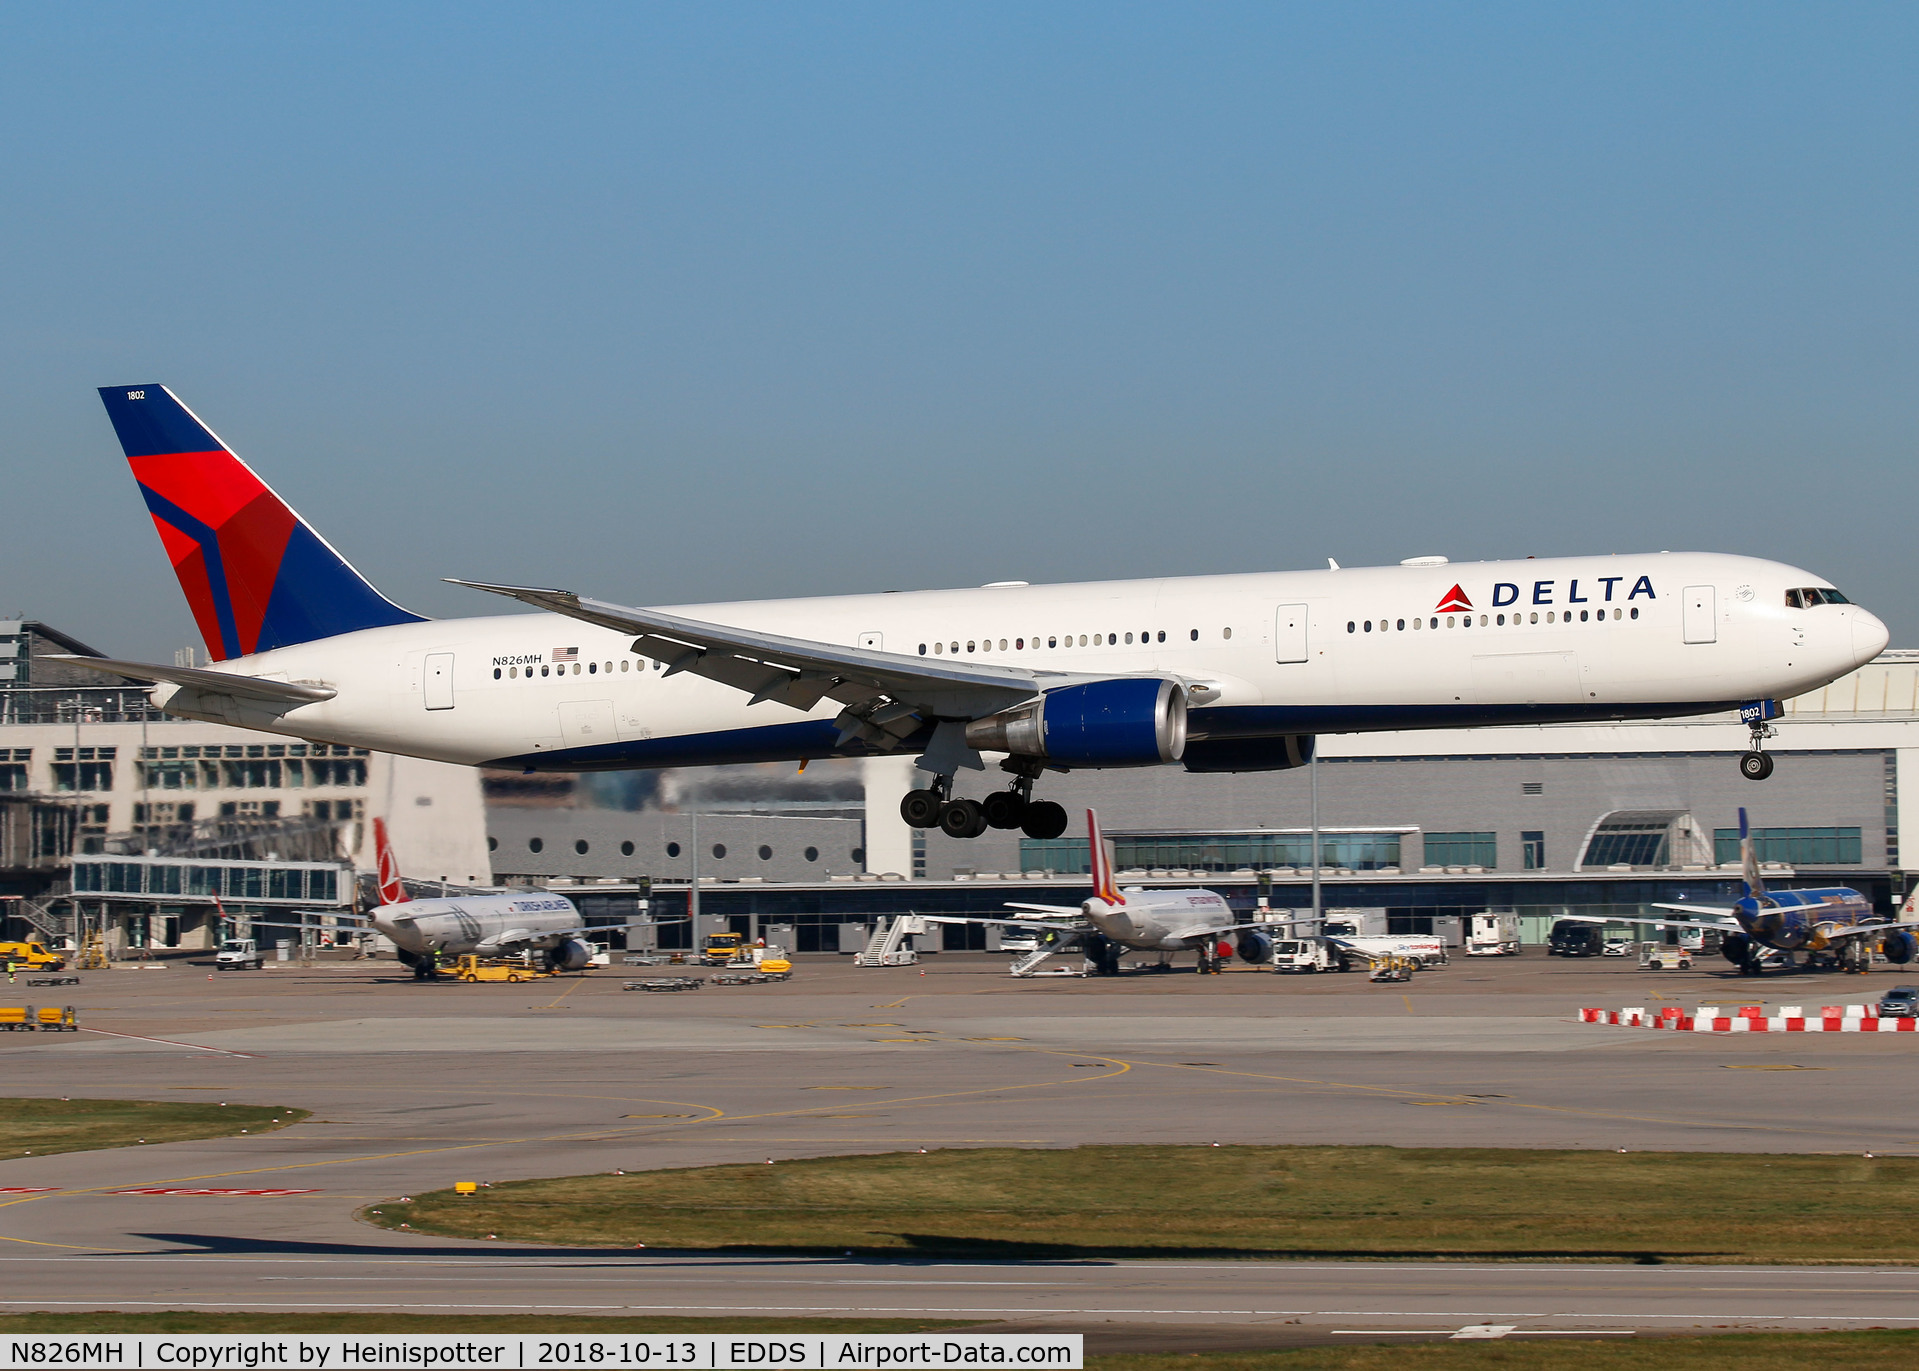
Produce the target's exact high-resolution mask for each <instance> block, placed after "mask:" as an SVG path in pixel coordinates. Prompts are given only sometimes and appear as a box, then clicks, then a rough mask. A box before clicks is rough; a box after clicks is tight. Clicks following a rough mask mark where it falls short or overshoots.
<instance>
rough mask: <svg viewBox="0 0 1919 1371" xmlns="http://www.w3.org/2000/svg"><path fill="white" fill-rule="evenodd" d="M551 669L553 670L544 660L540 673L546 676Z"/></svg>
mask: <svg viewBox="0 0 1919 1371" xmlns="http://www.w3.org/2000/svg"><path fill="white" fill-rule="evenodd" d="M550 670H552V668H551V667H549V666H547V665H546V664H545V663H544V662H543V663H541V664H540V675H542V676H544V675H546V674H547V672H549V671H550Z"/></svg>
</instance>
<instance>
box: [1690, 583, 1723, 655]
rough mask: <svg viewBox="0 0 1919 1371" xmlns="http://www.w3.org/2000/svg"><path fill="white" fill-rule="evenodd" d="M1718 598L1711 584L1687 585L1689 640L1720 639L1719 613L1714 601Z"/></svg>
mask: <svg viewBox="0 0 1919 1371" xmlns="http://www.w3.org/2000/svg"><path fill="white" fill-rule="evenodd" d="M1716 598H1717V597H1716V596H1715V594H1714V592H1713V588H1712V587H1711V586H1687V587H1686V604H1685V628H1686V641H1687V642H1689V643H1716V642H1718V641H1719V613H1718V610H1717V609H1716V608H1715V603H1714V602H1715V600H1716Z"/></svg>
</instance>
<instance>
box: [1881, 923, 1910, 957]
mask: <svg viewBox="0 0 1919 1371" xmlns="http://www.w3.org/2000/svg"><path fill="white" fill-rule="evenodd" d="M1880 951H1882V952H1884V953H1885V954H1886V960H1887V961H1889V962H1891V963H1893V964H1894V965H1895V966H1904V965H1905V964H1906V963H1907V962H1909V961H1911V960H1912V959H1913V958H1914V957H1915V956H1919V940H1915V939H1914V938H1913V936H1912V934H1910V933H1908V932H1906V931H1905V929H1903V928H1895V929H1892V930H1890V931H1888V932H1887V934H1886V936H1885V940H1884V941H1883V942H1882V943H1881V944H1880Z"/></svg>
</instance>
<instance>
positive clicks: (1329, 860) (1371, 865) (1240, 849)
mask: <svg viewBox="0 0 1919 1371" xmlns="http://www.w3.org/2000/svg"><path fill="white" fill-rule="evenodd" d="M1486 836H1487V837H1488V838H1490V837H1491V836H1492V835H1490V834H1488V835H1486ZM1400 837H1401V835H1400V834H1398V833H1383V832H1373V833H1325V832H1322V833H1321V834H1320V835H1319V851H1320V865H1322V866H1329V867H1344V868H1345V869H1347V870H1349V871H1379V870H1382V869H1384V868H1386V867H1397V866H1398V865H1399V849H1400ZM1019 850H1020V869H1021V870H1023V871H1079V872H1089V871H1091V870H1092V869H1093V866H1092V859H1091V857H1090V856H1089V855H1088V848H1087V846H1086V839H1084V838H1051V839H1038V838H1022V839H1021V840H1020V845H1019ZM1312 851H1313V837H1312V834H1311V833H1289V832H1260V833H1163V834H1142V833H1124V834H1116V835H1114V837H1113V860H1114V862H1115V863H1116V864H1117V866H1118V867H1119V868H1121V869H1123V870H1124V869H1141V870H1153V869H1155V868H1158V869H1177V870H1184V871H1246V870H1254V871H1267V870H1272V869H1274V868H1278V867H1292V868H1295V869H1297V868H1299V867H1310V866H1312V864H1313V861H1312Z"/></svg>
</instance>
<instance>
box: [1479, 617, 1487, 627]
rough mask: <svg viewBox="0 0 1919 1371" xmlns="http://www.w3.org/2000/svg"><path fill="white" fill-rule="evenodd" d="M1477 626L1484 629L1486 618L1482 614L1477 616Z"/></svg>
mask: <svg viewBox="0 0 1919 1371" xmlns="http://www.w3.org/2000/svg"><path fill="white" fill-rule="evenodd" d="M1479 626H1480V627H1481V628H1484V627H1485V626H1486V616H1485V615H1484V614H1482V615H1480V616H1479Z"/></svg>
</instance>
